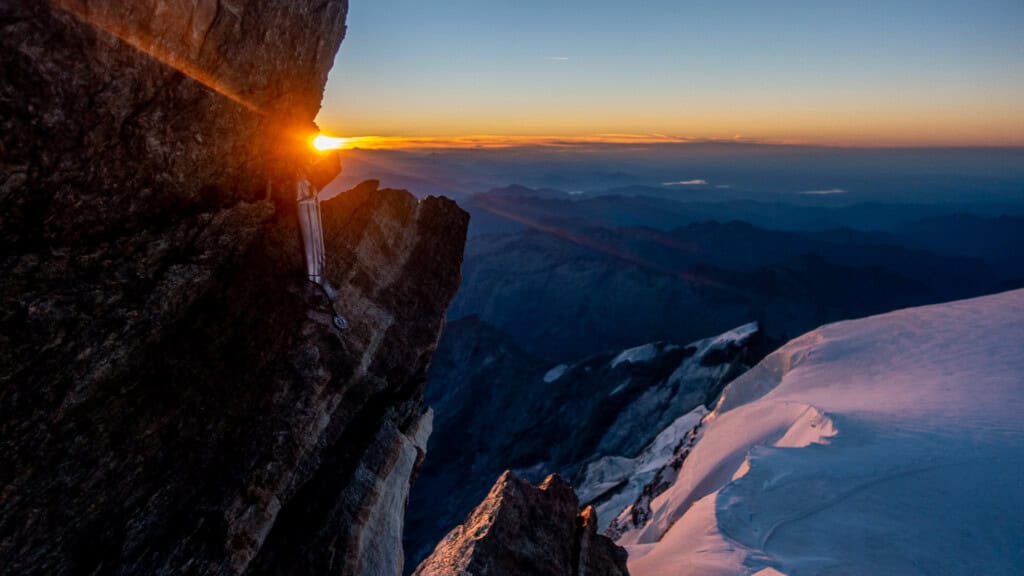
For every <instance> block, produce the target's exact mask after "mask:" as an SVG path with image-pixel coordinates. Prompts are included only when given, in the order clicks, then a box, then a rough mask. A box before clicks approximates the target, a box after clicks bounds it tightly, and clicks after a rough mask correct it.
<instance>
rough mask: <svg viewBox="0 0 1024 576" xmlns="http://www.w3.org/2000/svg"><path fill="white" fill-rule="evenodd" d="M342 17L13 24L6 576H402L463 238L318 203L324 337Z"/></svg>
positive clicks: (2, 330) (2, 192)
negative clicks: (324, 122)
mask: <svg viewBox="0 0 1024 576" xmlns="http://www.w3.org/2000/svg"><path fill="white" fill-rule="evenodd" d="M346 12H347V4H346V2H344V1H330V0H327V1H312V0H308V1H307V0H291V1H288V2H283V1H271V0H250V1H244V0H234V1H230V2H229V1H227V0H221V1H219V2H218V1H206V0H197V1H195V2H176V3H171V2H166V1H163V0H152V1H149V0H144V1H140V2H133V3H131V6H130V7H127V8H126V7H125V4H124V3H121V2H114V1H110V2H103V1H90V2H88V3H85V2H76V1H72V0H54V1H53V2H37V1H34V0H32V1H29V0H3V1H0V28H2V33H0V58H2V59H3V66H2V68H0V74H2V77H0V124H2V126H0V138H2V143H0V158H2V163H0V236H2V239H0V251H2V252H0V277H2V278H3V280H2V281H0V304H2V306H0V454H3V456H2V463H0V494H2V495H3V496H2V497H0V574H5V575H6V574H12V575H13V574H319V573H331V574H360V575H361V574H397V573H398V572H399V571H400V569H401V556H400V553H399V552H398V550H399V549H400V546H401V545H400V541H399V538H398V536H399V534H400V533H401V530H402V523H403V512H404V499H405V495H406V493H407V490H408V483H409V478H410V475H411V474H413V473H414V470H415V468H416V467H417V466H418V464H419V462H420V461H421V460H422V456H423V445H424V442H425V437H426V435H427V434H428V433H429V427H430V417H429V414H426V413H424V410H423V406H422V402H421V396H422V389H423V385H424V381H425V375H426V369H427V365H428V363H429V359H430V355H431V353H432V351H433V349H434V347H435V346H436V343H437V339H438V335H439V332H440V330H441V327H442V323H443V317H444V314H445V310H446V308H447V305H448V303H449V302H450V300H451V298H452V297H453V296H454V294H455V291H456V289H457V287H458V284H459V268H460V265H461V259H462V250H463V246H464V241H465V233H466V226H467V221H468V217H467V215H466V214H465V213H464V212H463V211H462V210H460V209H459V208H458V207H457V206H456V205H455V204H454V203H453V202H451V201H449V200H446V199H444V198H427V199H424V200H421V201H417V200H416V199H415V198H414V197H413V196H412V195H411V194H409V193H407V192H404V191H399V190H377V186H376V184H375V183H373V182H368V183H366V184H364V185H361V186H359V187H357V188H355V189H353V190H350V191H348V192H346V193H343V194H341V195H339V196H337V197H335V198H334V199H332V200H330V201H329V202H326V203H325V204H324V206H323V221H324V229H325V244H326V248H327V255H328V261H327V276H328V278H329V279H330V281H331V283H332V284H334V286H335V287H337V288H338V292H339V294H340V299H339V300H338V302H337V303H336V304H339V305H340V306H341V308H342V310H343V311H344V313H345V314H346V315H347V316H348V318H349V320H350V322H351V324H352V326H351V329H350V330H348V331H347V332H339V331H338V330H337V329H336V328H334V326H333V325H332V323H331V318H332V313H333V312H332V306H331V303H330V302H328V300H327V298H326V297H325V295H324V294H323V293H322V292H321V291H320V290H319V289H316V288H315V287H313V286H312V285H310V284H308V282H306V281H305V279H304V273H303V270H304V267H303V263H302V252H301V247H300V235H299V231H298V225H297V217H296V213H295V205H294V188H293V184H292V183H293V182H294V171H295V167H296V166H300V165H302V164H307V163H308V162H310V160H309V158H308V156H309V152H308V151H307V150H308V148H307V147H306V146H305V145H304V143H303V142H302V140H303V139H304V138H305V137H306V136H307V135H308V134H309V131H310V130H312V129H313V125H312V118H313V115H314V114H315V112H316V109H317V107H318V104H319V100H320V96H321V91H322V87H323V83H324V80H325V79H326V74H327V71H328V70H329V68H330V66H331V61H332V59H333V56H334V52H335V50H336V48H337V46H338V44H339V42H340V41H341V38H342V36H343V34H344V19H345V14H346ZM335 166H336V165H335ZM335 170H336V168H335ZM330 172H331V170H330V169H329V167H328V168H327V169H326V174H327V175H330ZM314 176H315V175H314ZM388 551H390V552H391V554H390V555H389V554H387V553H386V552H388Z"/></svg>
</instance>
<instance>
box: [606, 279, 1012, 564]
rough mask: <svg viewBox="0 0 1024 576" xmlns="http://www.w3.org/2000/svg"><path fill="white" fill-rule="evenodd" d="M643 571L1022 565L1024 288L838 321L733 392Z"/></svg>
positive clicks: (683, 477)
mask: <svg viewBox="0 0 1024 576" xmlns="http://www.w3.org/2000/svg"><path fill="white" fill-rule="evenodd" d="M651 509H652V513H653V516H652V518H651V520H650V522H648V523H647V524H646V525H645V526H643V527H641V528H638V529H635V530H633V531H632V532H628V533H626V534H625V535H623V537H622V538H621V539H620V540H619V543H620V544H625V545H627V548H628V549H629V551H630V560H629V569H630V573H631V574H633V575H634V576H654V575H670V574H671V575H673V576H675V575H686V574H709V575H715V574H721V575H725V574H729V575H732V574H747V575H749V574H763V575H768V574H787V575H794V574H989V575H991V574H1019V573H1021V572H1022V571H1024V546H1022V543H1024V290H1018V291H1013V292H1007V293H1003V294H997V295H994V296H988V297H984V298H977V299H973V300H965V301H960V302H953V303H949V304H942V305H936V306H928V307H922V308H912V309H907V310H901V311H897V312H893V313H889V314H885V315H881V316H874V317H870V318H865V319H862V320H853V321H848V322H840V323H836V324H830V325H827V326H824V327H822V328H819V329H818V330H815V331H813V332H810V333H808V334H806V335H804V336H802V337H800V338H798V339H796V340H793V341H791V342H790V343H788V344H787V345H786V346H784V347H783V348H781V349H779V350H778V351H776V352H775V353H773V354H771V355H770V356H768V357H767V358H766V359H765V360H764V361H762V362H761V363H760V364H759V365H758V366H756V367H755V368H754V369H752V370H751V371H749V372H747V373H746V374H744V375H743V376H741V377H740V378H738V379H737V380H735V381H734V382H733V383H731V384H730V385H729V386H728V387H727V388H726V389H725V391H724V393H723V396H722V398H721V400H720V401H719V404H718V406H717V407H716V409H715V411H714V412H713V413H712V414H710V415H709V416H708V417H707V418H706V419H705V424H704V426H703V428H702V435H701V437H700V439H699V441H698V442H697V444H696V446H695V448H694V449H693V452H692V453H691V454H690V455H689V457H688V458H687V459H686V460H685V461H684V463H683V467H682V469H681V470H680V472H679V475H678V477H677V479H676V482H675V484H674V485H673V486H672V487H671V488H669V489H668V490H667V491H666V492H664V493H663V494H661V495H660V496H658V497H657V498H656V499H655V500H654V501H653V503H652V506H651Z"/></svg>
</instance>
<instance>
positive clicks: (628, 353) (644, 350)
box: [612, 344, 658, 368]
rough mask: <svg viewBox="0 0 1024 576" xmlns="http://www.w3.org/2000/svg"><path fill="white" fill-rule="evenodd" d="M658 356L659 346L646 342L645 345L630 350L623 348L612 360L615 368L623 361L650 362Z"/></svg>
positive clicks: (634, 362)
mask: <svg viewBox="0 0 1024 576" xmlns="http://www.w3.org/2000/svg"><path fill="white" fill-rule="evenodd" d="M657 356H658V347H657V346H656V345H654V344H644V345H643V346H637V347H636V348H630V349H629V350H623V351H622V353H621V354H619V355H618V356H616V357H615V359H614V360H612V368H615V367H616V366H618V365H619V364H622V363H623V362H629V363H630V364H638V363H641V362H650V361H651V360H654V358H655V357H657Z"/></svg>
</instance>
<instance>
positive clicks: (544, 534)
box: [414, 471, 629, 576]
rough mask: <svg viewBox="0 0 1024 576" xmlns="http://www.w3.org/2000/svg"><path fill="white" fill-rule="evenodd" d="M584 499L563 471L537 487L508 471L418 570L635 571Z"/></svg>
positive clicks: (578, 574) (538, 575) (424, 573)
mask: <svg viewBox="0 0 1024 576" xmlns="http://www.w3.org/2000/svg"><path fill="white" fill-rule="evenodd" d="M578 504H579V502H578V500H577V499H576V494H575V493H574V492H573V490H572V488H570V487H569V485H567V484H566V483H565V482H563V481H562V480H561V478H559V477H558V476H557V475H554V474H552V475H551V476H548V477H547V478H546V479H545V480H544V482H543V483H541V485H540V486H536V487H535V486H532V485H531V484H530V483H529V482H526V481H525V480H521V479H519V478H518V477H516V476H515V475H514V474H512V472H508V471H506V472H505V473H504V474H502V475H501V477H500V478H498V481H497V482H496V483H495V484H494V487H493V488H491V491H490V493H489V494H488V495H487V498H486V499H485V500H484V501H483V502H481V503H480V505H479V506H477V507H476V509H475V510H473V512H472V513H471V514H470V515H469V517H467V518H466V522H465V523H464V524H462V525H461V526H458V527H457V528H455V529H454V530H452V531H451V532H450V533H448V536H446V537H445V538H444V540H442V541H441V543H440V544H438V545H437V548H436V549H435V550H434V553H433V554H431V555H430V556H429V557H428V558H427V559H426V560H424V561H423V563H422V564H420V566H419V568H417V569H416V572H414V575H415V576H449V575H452V574H473V575H474V576H487V575H494V576H497V575H503V574H530V575H532V576H584V575H587V576H598V575H601V576H618V575H623V576H624V575H627V574H629V572H628V571H627V570H626V551H625V550H623V549H622V548H620V547H618V546H616V545H615V544H613V543H612V541H611V540H609V539H608V538H607V537H605V536H601V535H598V534H597V531H596V525H597V516H596V513H595V512H594V510H593V508H589V507H588V508H587V509H586V510H584V511H583V512H582V513H579V512H578V510H579V508H578Z"/></svg>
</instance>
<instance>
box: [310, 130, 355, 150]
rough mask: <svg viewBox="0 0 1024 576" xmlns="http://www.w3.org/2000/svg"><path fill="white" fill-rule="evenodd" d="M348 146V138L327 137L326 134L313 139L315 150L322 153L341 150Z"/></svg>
mask: <svg viewBox="0 0 1024 576" xmlns="http://www.w3.org/2000/svg"><path fill="white" fill-rule="evenodd" d="M346 144H348V138H338V137H336V136H326V135H324V134H317V135H316V137H315V138H313V148H316V149H317V150H318V151H320V152H327V151H329V150H340V149H342V148H344V147H345V145H346Z"/></svg>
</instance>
